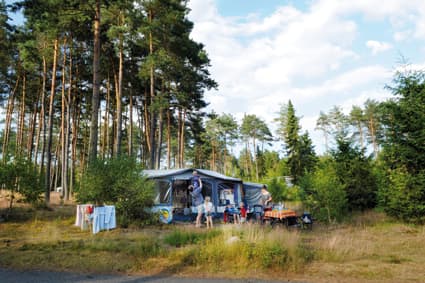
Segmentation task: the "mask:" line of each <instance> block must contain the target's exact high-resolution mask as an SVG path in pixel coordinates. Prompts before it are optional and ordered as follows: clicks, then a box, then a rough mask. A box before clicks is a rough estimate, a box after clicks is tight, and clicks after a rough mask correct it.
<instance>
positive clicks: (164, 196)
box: [154, 180, 171, 204]
mask: <svg viewBox="0 0 425 283" xmlns="http://www.w3.org/2000/svg"><path fill="white" fill-rule="evenodd" d="M155 192H156V197H155V200H154V203H155V204H163V203H167V204H168V203H170V198H171V182H169V181H164V180H157V181H156V182H155Z"/></svg>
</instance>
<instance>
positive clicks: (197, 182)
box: [191, 170, 204, 227]
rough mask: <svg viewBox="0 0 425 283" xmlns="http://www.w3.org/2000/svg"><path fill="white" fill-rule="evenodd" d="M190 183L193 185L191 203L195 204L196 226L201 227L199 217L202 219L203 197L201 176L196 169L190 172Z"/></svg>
mask: <svg viewBox="0 0 425 283" xmlns="http://www.w3.org/2000/svg"><path fill="white" fill-rule="evenodd" d="M192 175H193V176H192V185H191V186H193V192H192V196H193V204H194V205H195V207H196V209H197V212H198V215H197V216H196V224H195V226H196V227H201V219H202V213H203V210H204V205H203V204H204V197H203V196H202V180H201V177H200V176H199V175H198V172H197V171H196V170H194V171H193V173H192Z"/></svg>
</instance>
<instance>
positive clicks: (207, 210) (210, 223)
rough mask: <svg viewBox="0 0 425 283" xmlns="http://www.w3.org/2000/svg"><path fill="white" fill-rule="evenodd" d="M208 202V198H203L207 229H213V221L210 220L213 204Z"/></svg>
mask: <svg viewBox="0 0 425 283" xmlns="http://www.w3.org/2000/svg"><path fill="white" fill-rule="evenodd" d="M210 200H211V198H210V197H209V196H206V197H205V203H204V211H205V217H206V218H207V229H208V228H213V220H212V213H213V204H212V202H211V201H210Z"/></svg>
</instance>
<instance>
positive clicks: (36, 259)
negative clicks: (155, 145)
mask: <svg viewBox="0 0 425 283" xmlns="http://www.w3.org/2000/svg"><path fill="white" fill-rule="evenodd" d="M4 205H5V204H4V203H2V208H4ZM75 210H76V203H74V202H71V201H68V202H65V203H64V204H61V203H60V195H59V193H56V192H54V193H52V209H51V210H34V209H33V208H31V207H28V206H25V205H22V204H21V205H17V207H16V208H15V212H14V214H13V216H12V218H11V221H9V222H2V223H0V265H1V266H2V267H6V268H13V269H18V270H19V269H25V270H28V269H30V270H31V269H37V270H52V271H53V270H55V271H68V272H78V273H81V272H82V273H88V274H90V273H98V274H140V275H161V276H178V277H183V278H184V277H193V276H195V277H199V276H201V277H204V278H247V279H248V278H263V279H270V280H272V279H273V280H282V281H285V280H291V282H349V283H354V282H394V283H395V282H421V280H422V278H424V276H425V273H424V270H423V266H422V263H423V261H424V260H425V258H424V254H425V250H424V247H423V245H422V243H423V239H424V237H425V230H424V228H423V226H414V225H409V224H405V223H401V222H396V221H394V220H391V219H388V217H386V216H385V215H383V214H382V213H378V212H372V211H371V212H368V213H363V214H359V215H356V216H353V218H351V220H349V221H347V222H345V223H341V224H336V225H331V226H328V225H323V224H320V223H316V224H315V226H314V228H313V229H312V230H298V229H296V230H293V229H289V230H288V229H287V228H284V227H283V226H282V227H278V228H272V227H271V226H270V225H257V224H245V225H234V224H231V223H229V224H225V223H222V222H220V221H216V224H217V225H216V227H215V228H214V229H212V230H206V229H205V227H203V228H195V227H194V225H193V224H192V223H187V224H183V223H181V222H179V223H178V224H172V223H170V224H164V223H162V222H158V223H157V224H155V225H147V226H144V227H140V226H133V225H130V226H129V227H127V228H121V227H118V228H116V229H112V230H109V231H101V232H99V233H97V234H92V233H91V232H90V231H89V230H81V229H80V227H77V226H75Z"/></svg>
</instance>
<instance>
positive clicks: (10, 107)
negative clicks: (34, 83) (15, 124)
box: [2, 76, 19, 163]
mask: <svg viewBox="0 0 425 283" xmlns="http://www.w3.org/2000/svg"><path fill="white" fill-rule="evenodd" d="M18 86H19V76H18V78H17V79H16V83H15V87H14V88H13V90H12V92H11V93H10V95H9V99H8V100H7V112H6V124H5V126H4V134H3V135H4V138H3V147H2V153H3V163H4V162H6V160H7V155H8V147H9V136H10V127H11V125H12V115H13V108H14V106H15V93H16V91H17V89H18Z"/></svg>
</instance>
